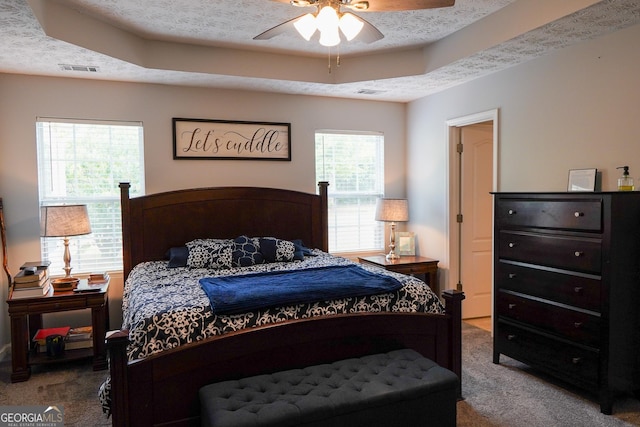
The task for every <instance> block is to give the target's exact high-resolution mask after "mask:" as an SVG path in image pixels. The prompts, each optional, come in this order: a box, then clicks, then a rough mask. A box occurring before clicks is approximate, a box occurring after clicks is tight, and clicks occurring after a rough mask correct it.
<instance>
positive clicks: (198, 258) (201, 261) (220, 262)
mask: <svg viewBox="0 0 640 427" xmlns="http://www.w3.org/2000/svg"><path fill="white" fill-rule="evenodd" d="M185 246H186V247H187V248H188V249H189V257H188V258H187V267H190V268H231V266H232V252H233V240H230V239H196V240H192V241H190V242H188V243H187V244H186V245H185Z"/></svg>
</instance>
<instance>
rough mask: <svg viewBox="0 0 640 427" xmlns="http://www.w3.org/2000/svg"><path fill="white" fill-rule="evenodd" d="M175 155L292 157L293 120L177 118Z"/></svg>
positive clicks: (197, 156) (235, 158) (217, 157)
mask: <svg viewBox="0 0 640 427" xmlns="http://www.w3.org/2000/svg"><path fill="white" fill-rule="evenodd" d="M173 158H174V159H191V160H193V159H216V160H287V161H291V123H267V122H241V121H225V120H204V119H177V118H174V119H173Z"/></svg>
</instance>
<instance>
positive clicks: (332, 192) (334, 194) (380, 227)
mask: <svg viewBox="0 0 640 427" xmlns="http://www.w3.org/2000/svg"><path fill="white" fill-rule="evenodd" d="M325 135H326V136H328V137H331V136H336V137H341V136H344V137H347V138H350V139H351V138H354V137H355V138H358V137H362V139H363V140H362V141H354V143H358V142H360V143H363V141H364V142H367V141H366V140H365V138H371V137H373V138H375V139H377V140H374V141H373V142H372V143H373V144H374V145H375V148H374V149H373V150H374V151H375V159H374V165H373V167H374V169H375V172H374V174H375V183H373V188H368V189H359V190H351V191H349V190H344V189H341V185H340V183H339V182H337V181H338V179H337V178H336V175H339V174H338V173H335V170H334V173H333V174H332V173H331V172H327V165H326V162H325V159H326V158H327V155H326V141H322V142H321V141H319V139H318V138H321V137H324V136H325ZM314 143H315V146H314V148H315V157H316V158H315V166H316V180H317V181H328V182H329V184H330V185H329V189H328V199H329V200H328V202H329V203H328V204H329V212H328V219H329V230H328V233H329V251H330V252H332V253H339V254H342V255H345V254H357V253H367V252H379V251H384V248H385V228H384V224H383V223H381V222H379V221H375V219H374V217H375V204H376V200H377V199H378V198H379V197H384V133H382V132H375V131H344V130H342V131H340V130H326V129H320V130H316V132H315V138H314ZM319 144H325V145H324V146H323V148H319ZM319 157H321V159H320V158H319ZM357 164H360V163H357ZM329 168H332V166H331V165H330V166H329ZM356 180H357V179H356ZM356 185H357V184H356ZM354 197H355V198H359V201H358V204H360V202H362V201H363V200H365V204H364V207H363V205H361V204H360V206H359V207H358V214H357V216H354V217H353V218H355V220H354V221H355V223H356V224H357V229H358V244H357V245H354V246H351V247H349V246H345V244H344V243H340V241H339V239H338V234H339V233H340V228H342V229H345V228H347V227H353V225H352V224H351V225H340V224H339V222H340V218H338V217H337V215H340V213H339V212H338V210H337V208H336V205H337V203H339V201H340V200H346V199H348V198H354ZM366 199H369V201H368V202H366ZM364 233H368V234H370V235H371V236H372V241H373V243H372V244H370V245H368V246H367V245H363V242H364V240H365V238H364V237H363V236H362V234H364Z"/></svg>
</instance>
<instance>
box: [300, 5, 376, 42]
mask: <svg viewBox="0 0 640 427" xmlns="http://www.w3.org/2000/svg"><path fill="white" fill-rule="evenodd" d="M362 27H364V22H362V21H361V20H360V19H358V17H357V16H356V15H354V14H353V13H349V12H345V13H344V14H343V15H342V18H340V31H342V34H344V36H345V37H346V38H347V40H348V41H351V40H353V39H354V37H355V36H357V35H358V34H360V31H361V30H362ZM307 40H308V39H307Z"/></svg>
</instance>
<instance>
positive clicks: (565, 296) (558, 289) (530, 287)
mask: <svg viewBox="0 0 640 427" xmlns="http://www.w3.org/2000/svg"><path fill="white" fill-rule="evenodd" d="M495 281H496V287H497V289H504V290H511V291H515V292H519V293H522V294H528V295H532V296H535V297H540V298H544V299H548V300H551V301H556V302H560V303H564V304H569V305H573V306H575V307H579V308H584V309H587V310H592V311H597V312H600V311H601V310H602V308H601V303H602V301H601V298H600V295H601V280H600V276H595V275H589V274H580V273H576V272H569V271H559V270H558V271H551V270H548V269H542V268H539V267H536V266H533V265H529V266H527V265H522V264H520V265H519V264H517V263H513V262H511V261H505V260H500V261H498V262H497V263H496V272H495Z"/></svg>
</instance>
